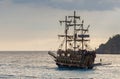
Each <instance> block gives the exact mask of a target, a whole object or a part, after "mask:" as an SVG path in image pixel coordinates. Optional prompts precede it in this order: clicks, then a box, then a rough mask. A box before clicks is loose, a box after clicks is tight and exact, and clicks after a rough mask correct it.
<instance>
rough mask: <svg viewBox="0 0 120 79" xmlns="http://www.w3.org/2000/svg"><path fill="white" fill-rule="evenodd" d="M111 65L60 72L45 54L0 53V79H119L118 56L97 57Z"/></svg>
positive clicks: (119, 64)
mask: <svg viewBox="0 0 120 79" xmlns="http://www.w3.org/2000/svg"><path fill="white" fill-rule="evenodd" d="M100 58H101V59H102V62H103V63H112V64H111V65H104V66H98V67H95V68H94V69H92V70H80V69H77V70H67V69H65V70H60V69H58V68H57V66H56V65H55V62H54V61H53V59H52V57H51V56H49V55H48V54H47V52H33V51H31V52H30V51H27V52H0V79H120V55H109V54H107V55H106V54H104V55H97V58H96V61H95V62H100V61H99V60H100Z"/></svg>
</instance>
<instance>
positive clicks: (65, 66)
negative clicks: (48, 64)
mask: <svg viewBox="0 0 120 79" xmlns="http://www.w3.org/2000/svg"><path fill="white" fill-rule="evenodd" d="M56 65H57V66H58V68H65V69H93V67H94V65H92V66H88V67H82V66H69V65H61V64H58V63H56Z"/></svg>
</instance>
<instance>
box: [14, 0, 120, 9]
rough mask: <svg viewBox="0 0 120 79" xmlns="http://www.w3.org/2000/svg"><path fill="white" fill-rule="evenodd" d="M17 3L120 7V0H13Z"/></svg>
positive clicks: (65, 6)
mask: <svg viewBox="0 0 120 79" xmlns="http://www.w3.org/2000/svg"><path fill="white" fill-rule="evenodd" d="M12 2H13V3H16V4H31V5H34V6H48V7H52V8H57V9H65V10H88V11H95V10H97V11H98V10H100V11H102V10H113V9H115V8H119V7H120V5H119V4H120V1H119V0H12Z"/></svg>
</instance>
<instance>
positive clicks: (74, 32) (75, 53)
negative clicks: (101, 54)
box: [48, 11, 96, 69]
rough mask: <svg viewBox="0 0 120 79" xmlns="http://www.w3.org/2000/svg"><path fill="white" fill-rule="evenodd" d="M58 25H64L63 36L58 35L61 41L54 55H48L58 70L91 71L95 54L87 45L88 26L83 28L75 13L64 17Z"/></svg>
mask: <svg viewBox="0 0 120 79" xmlns="http://www.w3.org/2000/svg"><path fill="white" fill-rule="evenodd" d="M60 24H61V25H62V24H64V25H65V29H64V34H63V35H58V37H60V38H62V39H63V41H62V43H61V44H60V46H59V49H58V50H57V52H56V53H53V52H51V51H49V52H48V54H49V55H51V56H53V58H54V61H55V62H56V65H57V66H58V67H59V68H81V69H84V68H85V69H92V68H93V67H94V61H95V57H96V52H95V51H93V50H91V49H90V46H89V45H88V42H89V41H90V39H89V37H90V35H89V34H88V31H89V27H90V25H88V26H87V27H86V28H85V27H84V26H85V25H84V20H81V17H80V16H77V15H76V12H75V11H74V15H73V16H65V19H64V20H61V21H60Z"/></svg>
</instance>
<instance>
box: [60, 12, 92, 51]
mask: <svg viewBox="0 0 120 79" xmlns="http://www.w3.org/2000/svg"><path fill="white" fill-rule="evenodd" d="M78 21H80V23H78ZM60 23H61V24H62V23H64V24H65V35H59V37H64V38H65V51H67V49H68V43H69V42H73V50H74V51H76V49H81V50H84V49H85V48H84V47H85V46H86V45H85V44H84V42H86V41H89V40H88V39H87V38H88V37H89V35H87V34H86V32H88V28H89V26H90V25H88V27H87V29H85V28H84V20H81V18H80V16H77V15H76V12H75V11H74V15H73V16H65V20H62V21H60ZM71 27H73V35H69V34H68V31H69V28H71ZM79 33H80V34H79ZM78 42H80V43H81V47H80V44H78ZM70 44H71V43H70Z"/></svg>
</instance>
